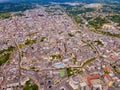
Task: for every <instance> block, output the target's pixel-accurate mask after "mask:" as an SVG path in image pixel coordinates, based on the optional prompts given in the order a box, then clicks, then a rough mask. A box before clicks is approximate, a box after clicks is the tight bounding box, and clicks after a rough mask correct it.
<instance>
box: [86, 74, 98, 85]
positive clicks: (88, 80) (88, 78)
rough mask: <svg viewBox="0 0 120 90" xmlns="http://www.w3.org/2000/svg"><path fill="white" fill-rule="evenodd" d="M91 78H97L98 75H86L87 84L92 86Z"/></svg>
mask: <svg viewBox="0 0 120 90" xmlns="http://www.w3.org/2000/svg"><path fill="white" fill-rule="evenodd" d="M93 79H99V75H94V76H88V77H87V82H88V85H89V86H92V83H91V80H93Z"/></svg>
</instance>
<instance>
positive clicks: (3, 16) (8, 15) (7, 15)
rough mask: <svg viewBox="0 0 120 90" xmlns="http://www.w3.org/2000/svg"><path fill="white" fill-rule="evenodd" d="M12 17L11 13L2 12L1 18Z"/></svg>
mask: <svg viewBox="0 0 120 90" xmlns="http://www.w3.org/2000/svg"><path fill="white" fill-rule="evenodd" d="M10 17H11V13H2V14H0V19H8V18H10Z"/></svg>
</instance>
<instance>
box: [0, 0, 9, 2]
mask: <svg viewBox="0 0 120 90" xmlns="http://www.w3.org/2000/svg"><path fill="white" fill-rule="evenodd" d="M7 1H10V0H0V2H7Z"/></svg>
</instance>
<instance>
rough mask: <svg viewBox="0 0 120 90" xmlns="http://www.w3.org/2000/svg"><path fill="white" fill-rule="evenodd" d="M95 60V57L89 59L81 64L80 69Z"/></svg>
mask: <svg viewBox="0 0 120 90" xmlns="http://www.w3.org/2000/svg"><path fill="white" fill-rule="evenodd" d="M95 60H96V57H93V58H90V59H88V60H87V61H85V62H84V63H83V64H82V67H85V66H87V65H89V64H90V63H92V62H93V61H95Z"/></svg>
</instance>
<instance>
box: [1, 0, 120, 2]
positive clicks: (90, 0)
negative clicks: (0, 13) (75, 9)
mask: <svg viewBox="0 0 120 90" xmlns="http://www.w3.org/2000/svg"><path fill="white" fill-rule="evenodd" d="M0 1H3V2H4V1H9V2H83V3H117V2H119V3H120V0H0Z"/></svg>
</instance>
